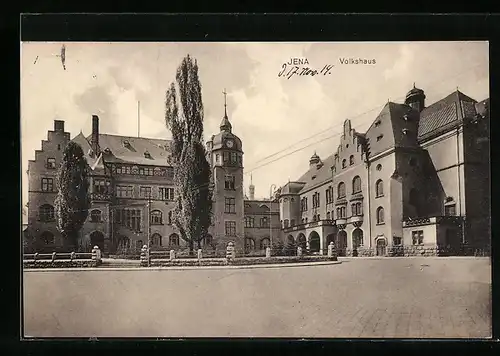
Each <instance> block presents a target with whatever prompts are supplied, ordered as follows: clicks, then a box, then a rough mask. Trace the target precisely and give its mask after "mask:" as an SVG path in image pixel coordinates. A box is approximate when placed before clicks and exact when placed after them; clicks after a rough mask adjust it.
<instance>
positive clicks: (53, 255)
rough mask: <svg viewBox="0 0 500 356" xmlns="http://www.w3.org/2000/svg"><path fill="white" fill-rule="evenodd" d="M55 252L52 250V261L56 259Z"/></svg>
mask: <svg viewBox="0 0 500 356" xmlns="http://www.w3.org/2000/svg"><path fill="white" fill-rule="evenodd" d="M56 255H57V254H56V253H55V252H52V262H54V261H55V260H56Z"/></svg>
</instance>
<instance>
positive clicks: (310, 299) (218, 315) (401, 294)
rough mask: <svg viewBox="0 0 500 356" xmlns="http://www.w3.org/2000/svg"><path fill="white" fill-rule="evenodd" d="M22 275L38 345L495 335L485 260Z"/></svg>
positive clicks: (28, 321)
mask: <svg viewBox="0 0 500 356" xmlns="http://www.w3.org/2000/svg"><path fill="white" fill-rule="evenodd" d="M341 260H342V261H343V263H342V264H337V265H323V266H307V267H286V268H260V269H227V270H224V269H215V270H208V269H205V270H186V271H179V270H175V271H168V270H149V271H147V270H141V269H138V270H123V271H115V270H102V271H78V272H77V271H73V272H71V271H67V272H31V271H30V272H25V273H24V318H25V324H24V326H25V335H26V336H35V337H37V336H38V337H52V336H61V337H63V336H64V337H71V336H85V337H91V336H96V337H99V336H101V337H106V336H107V337H133V336H141V337H146V336H150V337H230V336H239V337H252V336H253V337H306V338H307V337H328V338H330V337H348V338H352V337H366V338H377V337H382V338H388V337H401V338H414V337H422V338H437V337H439V338H447V337H478V338H482V337H490V336H491V327H490V325H491V320H490V319H491V316H490V315H491V313H490V308H491V301H490V293H491V267H490V262H489V259H487V258H386V259H362V258H359V259H355V258H354V259H348V258H346V259H341Z"/></svg>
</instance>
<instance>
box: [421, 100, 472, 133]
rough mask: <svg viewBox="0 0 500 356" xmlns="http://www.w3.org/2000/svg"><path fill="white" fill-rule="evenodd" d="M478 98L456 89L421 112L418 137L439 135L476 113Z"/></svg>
mask: <svg viewBox="0 0 500 356" xmlns="http://www.w3.org/2000/svg"><path fill="white" fill-rule="evenodd" d="M476 103H477V102H476V100H474V99H472V98H470V97H469V96H467V95H465V94H463V93H462V92H460V91H458V90H456V91H454V92H453V93H451V94H450V95H448V96H446V97H445V98H443V99H441V100H439V101H436V102H435V103H434V104H432V105H430V106H428V107H426V108H424V109H423V110H422V112H421V113H420V121H419V126H418V139H419V140H423V139H426V138H428V137H431V136H434V135H438V134H440V133H442V132H444V131H446V130H449V129H450V128H451V127H454V126H455V125H458V124H460V123H462V122H463V121H464V119H467V118H472V117H473V116H474V115H475V114H476V107H475V104H476Z"/></svg>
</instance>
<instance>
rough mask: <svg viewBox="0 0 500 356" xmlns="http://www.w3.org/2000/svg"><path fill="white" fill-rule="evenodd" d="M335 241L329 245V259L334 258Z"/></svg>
mask: <svg viewBox="0 0 500 356" xmlns="http://www.w3.org/2000/svg"><path fill="white" fill-rule="evenodd" d="M333 247H334V245H333V241H332V242H330V243H329V244H328V257H333Z"/></svg>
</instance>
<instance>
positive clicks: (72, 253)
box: [69, 252, 76, 262]
mask: <svg viewBox="0 0 500 356" xmlns="http://www.w3.org/2000/svg"><path fill="white" fill-rule="evenodd" d="M75 258H76V253H75V252H71V254H70V255H69V259H70V260H71V262H73V260H74V259H75Z"/></svg>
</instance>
